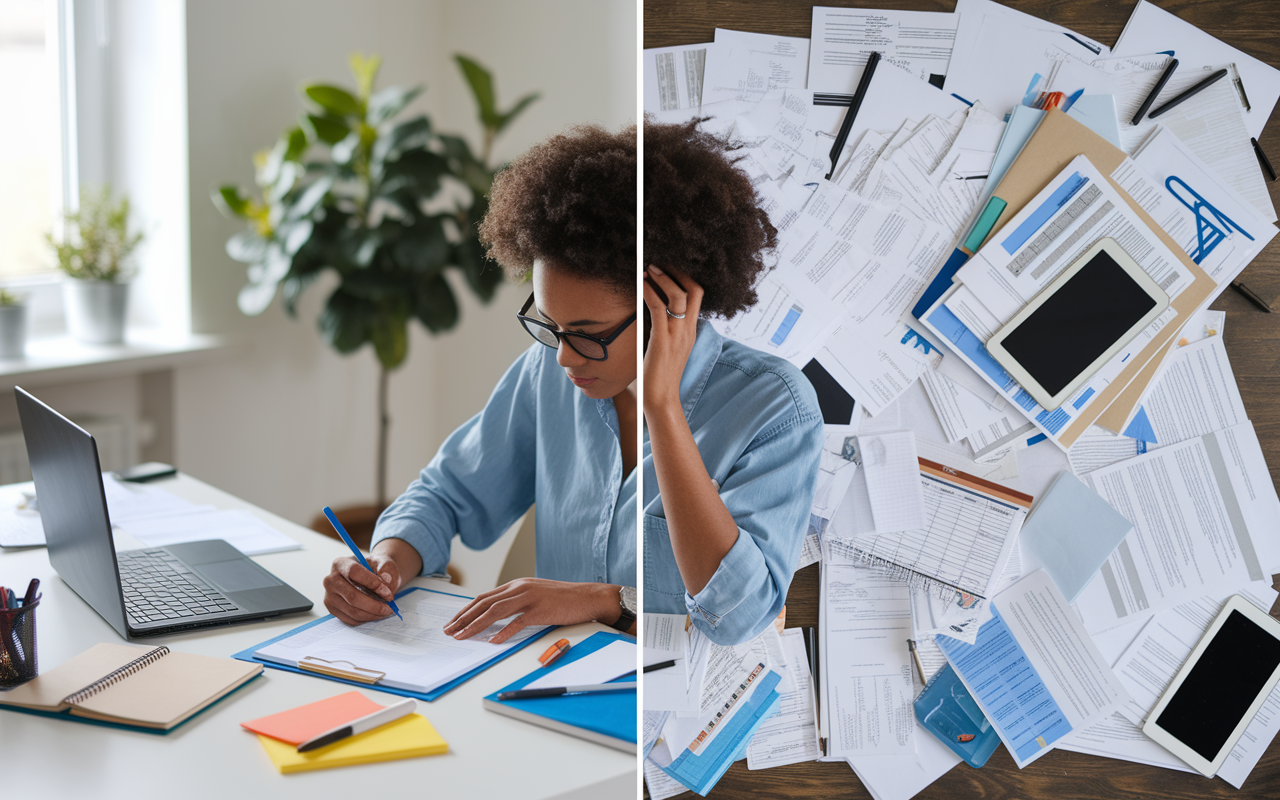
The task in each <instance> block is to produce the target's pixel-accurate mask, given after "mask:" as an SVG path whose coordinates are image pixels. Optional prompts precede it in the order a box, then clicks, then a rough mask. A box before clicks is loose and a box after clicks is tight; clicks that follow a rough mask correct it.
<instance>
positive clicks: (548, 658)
mask: <svg viewBox="0 0 1280 800" xmlns="http://www.w3.org/2000/svg"><path fill="white" fill-rule="evenodd" d="M568 649H569V640H568V639H561V640H560V641H558V642H556V643H555V644H553V645H551V646H550V647H548V648H547V652H545V653H543V654H542V655H540V656H538V660H539V661H541V662H542V666H544V667H549V666H551V664H552V662H554V661H555V660H556V659H557V658H559V657H560V656H562V655H564V654H565V652H566V651H567V650H568Z"/></svg>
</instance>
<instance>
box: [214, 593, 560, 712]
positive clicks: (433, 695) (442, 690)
mask: <svg viewBox="0 0 1280 800" xmlns="http://www.w3.org/2000/svg"><path fill="white" fill-rule="evenodd" d="M410 592H434V593H435V594H443V595H448V596H450V597H462V598H466V599H468V600H470V599H472V598H470V597H467V596H466V595H464V594H453V593H452V592H441V591H438V590H436V589H424V588H422V587H414V588H412V589H405V590H404V591H403V592H400V593H399V594H397V595H396V599H397V600H399V599H400V598H402V597H404V596H405V595H407V594H409V593H410ZM331 619H333V615H332V614H326V615H325V616H323V617H321V618H320V619H317V620H312V621H311V622H308V623H307V624H306V625H302V626H299V627H297V628H294V629H293V630H291V631H288V632H286V633H282V634H280V635H279V636H277V637H275V638H273V639H268V640H266V641H265V642H261V643H259V644H255V645H254V646H252V647H250V648H247V649H245V650H241V651H240V652H239V653H235V654H234V655H232V656H231V657H232V658H235V659H238V660H240V661H249V662H252V663H254V664H261V665H262V666H264V667H270V668H271V669H278V670H283V671H285V672H295V673H297V674H299V675H309V676H311V677H313V678H322V679H324V680H328V681H337V682H338V683H345V684H347V685H348V686H357V687H362V688H365V689H369V688H373V689H377V690H378V691H380V692H386V693H387V694H395V695H400V696H401V697H412V698H414V699H416V700H422V701H425V702H427V703H430V702H431V701H433V700H438V699H439V698H441V697H443V696H444V695H445V694H447V693H448V692H450V691H452V690H453V689H456V688H457V687H459V686H461V685H462V684H464V683H466V682H467V681H469V680H471V679H472V678H474V677H475V676H477V675H479V674H480V673H481V672H484V671H485V670H486V669H488V668H489V667H492V666H493V665H494V664H497V663H498V662H499V661H501V660H503V659H504V658H507V657H509V656H512V655H514V654H516V653H518V652H520V651H521V650H523V649H524V648H526V647H528V646H529V645H530V644H532V643H534V642H536V641H537V640H539V639H541V638H542V637H543V636H546V635H547V634H548V633H550V632H551V631H553V630H555V629H556V627H558V626H554V625H553V626H551V627H549V628H547V629H545V630H543V631H542V632H540V633H535V634H534V635H532V636H530V637H529V638H528V639H525V640H524V641H523V642H521V643H520V644H518V645H516V646H515V647H512V648H511V649H510V650H505V651H503V652H502V653H499V654H498V655H496V656H494V657H493V658H491V659H489V660H488V661H486V662H484V663H483V664H481V665H480V666H478V667H476V668H475V669H473V670H471V671H470V672H468V673H466V674H465V675H461V676H459V677H457V678H454V679H453V680H451V681H449V682H448V683H446V684H443V685H442V686H439V687H437V688H436V689H433V690H431V691H430V692H414V691H411V690H409V689H395V688H392V687H389V686H380V685H379V684H377V683H365V682H361V681H353V680H348V679H347V678H339V677H336V676H333V675H323V674H321V673H319V672H312V671H310V670H305V669H300V668H299V667H291V666H289V665H288V664H279V663H276V662H275V661H267V660H265V659H261V658H255V657H254V655H253V654H254V653H256V652H257V651H259V650H261V649H262V648H264V647H269V646H270V645H273V644H275V643H276V642H279V641H281V640H283V639H288V638H289V637H290V636H296V635H297V634H299V633H302V632H303V631H305V630H307V629H308V628H313V627H315V626H316V625H319V624H320V623H322V622H328V621H329V620H331Z"/></svg>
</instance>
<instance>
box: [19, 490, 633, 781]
mask: <svg viewBox="0 0 1280 800" xmlns="http://www.w3.org/2000/svg"><path fill="white" fill-rule="evenodd" d="M154 485H156V486H160V487H163V488H164V489H167V490H168V491H171V492H173V493H174V494H178V495H181V496H182V497H185V498H187V499H188V500H191V501H193V502H196V503H207V504H212V505H215V506H217V507H219V508H246V509H249V510H250V511H252V512H253V513H255V514H257V515H258V516H259V517H260V518H262V519H263V520H265V521H267V522H268V523H269V524H271V525H272V526H274V527H276V528H277V529H278V530H280V531H283V532H284V533H285V534H287V535H288V536H291V537H293V538H294V539H296V540H297V541H299V542H301V543H302V545H303V549H302V550H299V551H293V552H287V553H275V554H271V555H265V556H258V557H257V558H256V559H255V560H256V561H258V563H260V564H261V565H262V566H264V567H266V568H267V569H269V570H270V571H271V572H273V573H274V574H275V575H277V576H278V577H279V578H280V579H281V580H284V581H286V582H288V583H289V584H290V585H292V586H293V587H294V588H295V589H297V590H298V591H300V592H302V593H303V594H304V595H306V596H307V597H308V598H310V599H311V601H312V602H313V603H315V607H314V608H313V609H312V610H311V612H310V613H308V614H297V615H293V616H288V617H283V618H280V619H278V620H271V621H266V622H258V623H251V624H247V625H234V626H231V627H226V628H214V629H211V630H208V631H203V632H195V633H182V634H177V635H174V636H161V637H156V638H154V639H144V640H140V641H141V642H143V643H148V642H156V643H160V644H165V645H168V646H169V647H170V648H171V649H173V650H182V651H186V652H191V653H204V654H207V655H214V656H230V655H231V654H232V653H237V652H239V651H241V650H244V649H245V648H247V647H250V646H251V645H254V644H257V643H259V642H262V641H265V640H266V639H270V638H271V637H273V636H277V635H279V634H281V633H283V632H285V631H287V630H290V629H292V628H294V627H297V626H298V625H301V624H303V623H305V622H307V621H308V620H311V619H315V618H317V617H320V616H323V615H324V614H326V613H327V612H326V611H325V608H324V605H323V604H322V602H321V600H322V598H323V597H324V591H323V589H322V587H321V585H320V580H321V578H323V577H324V575H325V574H326V572H328V569H329V564H330V563H331V562H332V561H333V559H334V558H335V557H337V556H340V555H343V554H344V553H347V552H348V551H347V549H346V548H345V547H344V546H343V545H342V543H341V542H339V541H336V540H334V539H329V538H326V537H324V536H321V535H319V534H317V533H315V532H313V531H310V530H307V529H306V528H303V527H300V526H298V525H295V524H293V523H291V522H288V521H286V520H284V519H281V518H280V517H277V516H275V515H274V514H271V513H269V512H266V511H263V510H262V509H260V508H256V507H254V506H251V505H249V504H248V503H245V502H243V501H241V500H238V499H236V498H234V497H232V496H231V495H228V494H226V493H225V492H222V491H219V490H217V489H214V488H213V487H211V486H209V485H208V484H205V483H202V482H200V481H198V480H196V479H194V478H191V477H187V476H179V477H177V478H173V479H169V480H165V481H158V482H156V483H155V484H154ZM131 538H132V537H128V536H122V535H120V534H119V532H117V540H118V541H117V546H118V547H119V548H120V549H129V548H131V547H137V546H139V545H138V543H137V542H134V541H129V542H126V541H123V540H125V539H131ZM31 578H39V579H40V587H41V591H42V593H43V595H44V598H43V600H41V602H40V606H39V609H38V610H37V613H38V617H37V619H36V637H37V648H38V653H39V659H40V668H41V671H47V670H49V669H51V668H53V667H55V666H57V665H58V664H61V663H62V662H64V661H66V660H67V659H69V658H71V657H72V656H74V655H76V654H77V653H79V652H81V651H83V650H85V649H87V648H88V647H90V646H91V645H93V644H96V643H98V642H110V641H119V636H118V635H117V634H116V633H115V631H114V630H112V629H111V627H110V626H108V625H107V623H106V622H105V621H104V620H103V619H102V618H101V617H99V616H98V614H97V613H96V612H95V611H94V610H93V609H91V608H90V607H89V606H88V604H87V603H85V602H84V601H83V600H81V599H80V598H79V597H78V596H77V595H76V594H75V592H73V591H72V590H71V588H70V587H68V586H67V585H66V584H65V583H63V582H62V580H61V579H60V578H58V576H57V573H55V572H54V571H53V568H52V567H51V566H50V565H49V559H48V556H47V554H46V551H45V549H44V548H43V547H41V548H33V549H29V550H6V551H2V552H0V584H3V585H5V586H26V585H27V581H28V580H30V579H31ZM442 583H443V582H442V581H435V580H430V579H418V580H416V581H415V585H421V586H431V587H437V588H439V587H440V586H441V584H442ZM597 630H608V629H607V628H605V627H604V626H602V625H599V624H595V623H591V624H584V625H574V626H572V627H568V628H563V629H561V630H560V631H557V632H556V634H555V635H558V636H563V637H564V638H567V639H568V640H569V641H570V642H572V643H575V644H576V643H577V642H579V641H581V640H582V639H584V638H586V637H587V636H589V635H590V634H592V633H594V632H595V631H597ZM550 641H554V639H552V640H550ZM544 649H546V648H545V646H542V647H540V646H539V645H538V644H534V645H530V646H529V647H528V648H527V649H526V650H522V651H520V652H518V653H516V654H515V655H513V656H511V657H510V658H508V659H507V660H506V661H503V662H502V663H500V664H498V665H497V666H495V667H492V668H491V669H489V670H487V671H485V672H483V673H481V674H480V675H479V676H477V677H476V678H473V679H472V680H471V681H469V682H467V683H465V684H463V685H462V686H461V687H459V688H457V689H455V690H453V691H452V692H450V693H449V694H446V695H445V696H444V697H442V698H441V699H439V700H437V701H435V702H434V703H419V707H418V712H419V713H421V714H422V715H424V716H425V717H427V719H429V720H431V724H432V725H434V726H435V728H436V730H437V731H439V732H440V735H441V736H443V737H444V738H445V740H446V741H448V742H449V752H448V753H447V754H445V755H440V756H429V757H426V758H412V759H406V760H404V761H392V762H385V763H381V764H367V765H361V766H355V767H344V768H341V769H328V770H317V771H315V772H305V773H299V774H294V775H281V774H280V773H279V772H277V771H276V769H275V767H274V766H273V765H272V764H271V761H270V760H269V759H268V758H267V755H266V753H265V752H264V751H263V749H262V746H261V745H260V744H259V743H258V739H257V737H256V736H254V735H253V734H251V733H249V732H248V731H246V730H244V729H242V728H241V727H240V723H241V722H243V721H245V720H250V719H255V718H257V717H261V716H264V715H267V714H272V713H275V712H277V711H283V710H285V709H288V708H293V707H294V706H298V705H301V704H303V703H310V702H313V701H316V700H321V699H323V698H326V697H332V696H333V695H336V694H340V693H342V692H346V691H349V690H350V689H351V688H352V687H349V686H345V685H343V684H340V683H335V682H333V681H328V680H322V679H320V678H314V677H310V676H304V675H295V674H291V673H287V672H282V671H280V670H274V669H266V670H264V671H263V675H262V676H261V677H259V678H257V679H255V680H253V681H251V682H250V683H249V684H248V685H247V686H245V687H244V688H242V689H240V690H239V691H237V692H235V693H234V694H232V695H230V696H229V697H227V698H226V699H224V700H223V701H222V702H220V703H218V704H216V705H214V706H213V707H212V708H210V709H208V710H207V711H205V712H204V713H203V714H201V715H200V716H199V717H197V718H195V719H193V720H191V721H190V722H188V723H187V724H185V725H183V726H182V727H180V728H178V729H177V730H175V731H174V732H172V733H170V734H168V735H165V736H157V735H154V734H147V733H137V732H134V731H126V730H117V729H114V728H105V727H100V726H96V725H85V724H82V723H77V722H67V721H61V720H53V719H48V718H44V717H37V716H33V715H30V714H21V713H15V712H11V711H0V786H3V787H4V794H5V795H6V796H8V797H30V798H64V797H65V798H71V797H74V798H94V799H95V800H97V798H126V797H127V798H135V799H136V798H138V797H144V796H145V797H163V796H166V795H169V796H179V797H183V798H210V799H211V800H250V799H252V800H257V799H258V798H271V799H272V800H276V799H277V798H279V799H280V800H284V799H285V798H300V799H301V798H305V799H306V800H319V799H320V798H330V797H333V798H343V800H347V799H349V798H357V797H369V796H374V797H388V798H390V797H399V796H409V797H412V796H423V797H425V796H430V797H432V798H441V800H461V799H462V798H512V799H513V800H536V799H538V798H573V799H574V800H576V799H577V798H582V800H587V798H592V799H593V800H594V798H613V797H620V798H621V797H626V798H631V797H636V796H637V790H638V785H639V784H638V782H637V772H636V763H637V762H636V757H635V756H634V755H628V754H626V753H622V752H619V751H617V750H613V749H611V748H607V747H603V746H601V745H596V744H593V743H591V742H587V741H585V740H582V739H577V738H574V737H571V736H565V735H562V734H559V733H555V732H553V731H549V730H546V729H544V728H541V727H539V726H536V725H530V724H528V723H524V722H521V721H519V720H515V719H510V718H508V717H505V716H502V715H499V714H494V713H492V712H488V711H485V710H484V709H483V707H482V704H481V698H482V697H484V696H485V695H487V694H490V693H492V692H494V691H497V690H498V689H499V688H501V687H503V686H505V685H507V684H508V683H511V682H512V681H514V680H516V679H517V678H519V677H520V676H522V675H525V674H527V673H529V672H530V671H532V670H533V669H534V668H536V667H537V666H538V662H537V656H538V655H540V654H541V652H542V651H543V650H544ZM360 691H363V692H365V693H366V694H368V695H369V696H370V697H372V698H373V699H374V700H376V701H378V702H379V703H383V704H388V703H393V702H396V701H397V700H399V699H400V698H399V697H397V696H395V695H389V694H384V693H382V692H378V691H374V690H366V689H361V690H360ZM171 793H172V794H171Z"/></svg>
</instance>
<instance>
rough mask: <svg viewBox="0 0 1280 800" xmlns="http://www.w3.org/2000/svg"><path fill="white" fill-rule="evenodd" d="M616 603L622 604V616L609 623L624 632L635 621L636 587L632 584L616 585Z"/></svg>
mask: <svg viewBox="0 0 1280 800" xmlns="http://www.w3.org/2000/svg"><path fill="white" fill-rule="evenodd" d="M618 605H620V606H622V616H620V617H618V621H617V622H615V623H613V624H612V625H610V626H609V627H610V628H613V629H614V630H615V631H622V632H623V633H626V632H628V631H630V630H631V626H632V625H633V624H634V623H635V621H636V589H635V587H634V586H620V587H618Z"/></svg>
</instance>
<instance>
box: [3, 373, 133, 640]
mask: <svg viewBox="0 0 1280 800" xmlns="http://www.w3.org/2000/svg"><path fill="white" fill-rule="evenodd" d="M13 391H14V394H15V395H16V397H17V401H18V416H19V417H20V418H21V420H22V436H23V438H24V439H26V443H27V457H28V459H29V460H30V461H31V477H32V478H33V479H34V481H35V485H36V498H37V502H38V503H39V507H40V520H41V522H42V523H43V525H44V536H45V541H46V543H47V545H48V550H49V562H50V563H51V564H53V568H54V569H55V570H57V571H58V575H59V576H60V577H61V578H62V580H64V581H65V582H66V583H67V585H68V586H70V587H71V588H72V589H74V590H75V592H76V594H78V595H80V597H81V598H83V599H84V601H85V602H86V603H88V604H89V605H90V606H92V607H93V609H94V610H95V611H97V612H98V613H99V614H101V615H102V618H103V619H105V620H106V621H107V622H108V623H110V624H111V627H113V628H115V629H116V630H117V631H118V632H119V633H120V635H121V636H125V637H127V636H128V629H127V628H126V625H125V612H124V597H123V596H122V595H121V593H120V573H119V570H118V567H117V565H116V551H115V545H114V541H113V539H112V536H111V521H110V518H109V517H108V516H107V498H106V494H105V493H104V492H103V488H102V471H101V469H100V468H99V466H98V446H97V444H96V443H95V442H94V441H93V437H92V436H90V435H89V433H88V432H87V431H85V430H84V429H83V428H81V427H80V426H78V425H76V424H75V423H74V422H72V421H71V420H69V419H67V418H66V417H64V416H62V415H61V414H59V413H58V412H57V411H54V410H53V409H52V408H50V407H49V406H47V405H45V404H44V403H42V402H40V401H39V400H37V399H36V398H35V397H33V396H32V395H31V394H30V393H28V392H26V391H24V390H23V389H22V388H21V387H14V390H13Z"/></svg>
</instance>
